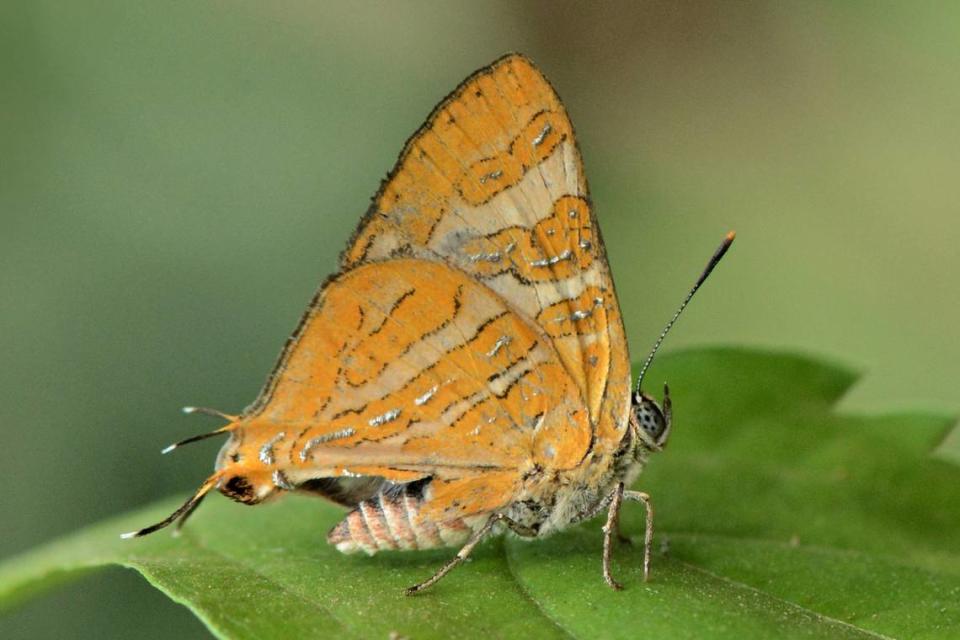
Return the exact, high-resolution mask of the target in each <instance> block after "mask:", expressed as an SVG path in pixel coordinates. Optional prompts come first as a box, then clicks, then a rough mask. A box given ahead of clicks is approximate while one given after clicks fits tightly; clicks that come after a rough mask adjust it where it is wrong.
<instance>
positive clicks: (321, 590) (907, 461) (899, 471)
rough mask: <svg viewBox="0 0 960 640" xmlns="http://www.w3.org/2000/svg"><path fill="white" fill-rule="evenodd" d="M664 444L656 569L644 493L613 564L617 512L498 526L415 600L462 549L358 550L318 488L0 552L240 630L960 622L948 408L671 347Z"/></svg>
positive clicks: (135, 518)
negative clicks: (529, 538)
mask: <svg viewBox="0 0 960 640" xmlns="http://www.w3.org/2000/svg"><path fill="white" fill-rule="evenodd" d="M662 379H667V380H669V381H670V382H671V383H672V387H671V389H672V392H673V398H674V407H675V413H676V418H675V420H676V422H675V425H674V431H673V436H672V440H671V443H670V446H669V447H668V449H667V451H666V452H665V453H663V454H660V455H659V456H658V457H656V458H654V460H653V461H652V464H651V465H650V468H648V469H647V470H646V471H645V473H644V474H643V475H642V476H641V477H640V481H639V482H638V484H637V487H638V488H640V489H643V490H644V491H647V492H649V493H651V494H652V496H653V500H654V505H655V507H656V514H657V515H656V525H657V537H656V543H655V544H656V546H657V552H656V554H655V556H654V563H653V578H652V580H651V581H650V582H649V583H644V582H643V580H642V571H641V556H642V545H641V544H640V542H641V540H642V531H643V513H642V511H643V510H642V508H640V507H639V506H638V505H635V504H628V505H625V509H624V512H623V520H622V525H623V530H624V531H625V532H627V533H629V534H631V535H632V539H633V544H632V545H628V546H620V547H619V548H617V549H616V552H615V563H614V564H615V572H616V575H617V577H618V578H619V579H620V581H621V582H623V583H624V585H625V586H626V589H625V590H624V591H622V592H613V591H611V590H610V589H609V588H607V586H606V585H605V584H604V582H603V580H602V578H601V574H600V549H601V537H600V531H599V527H600V523H599V522H598V521H594V522H591V523H586V524H584V525H580V526H577V527H573V528H572V529H571V530H569V531H567V532H564V533H563V534H560V535H557V536H555V537H554V538H552V539H549V540H542V541H533V542H524V541H521V540H517V539H506V540H503V539H498V540H492V541H490V542H488V543H485V544H484V545H482V546H481V547H480V548H479V549H478V551H477V552H475V554H474V556H473V559H472V560H471V561H470V562H469V563H468V564H467V565H466V566H464V567H461V568H460V569H458V570H457V571H455V572H454V573H453V574H452V575H451V576H449V577H447V578H446V579H445V580H444V581H442V582H441V583H440V584H438V585H437V586H436V587H435V588H433V589H432V590H430V591H428V592H425V593H423V594H421V595H419V596H417V597H414V598H407V597H404V596H402V595H400V591H401V589H402V588H403V587H405V586H408V585H410V584H412V583H414V582H416V581H419V580H421V579H423V578H424V577H426V576H429V575H430V574H431V573H432V572H433V571H434V570H435V569H436V568H437V567H438V566H439V565H440V564H441V563H442V562H443V561H444V560H445V559H447V558H449V557H450V555H451V553H452V551H450V550H440V551H434V552H419V553H407V554H401V553H398V554H381V555H379V556H377V557H375V558H366V557H355V556H342V555H340V554H338V553H337V552H336V551H334V550H333V549H331V548H330V547H329V546H327V544H326V543H325V540H324V537H325V533H326V531H327V530H328V529H329V528H330V527H331V526H333V525H334V524H335V523H336V521H337V520H338V519H339V518H340V517H342V510H340V509H338V508H336V507H332V506H330V505H327V504H325V503H322V502H320V501H317V500H312V499H309V498H301V497H297V496H290V497H288V498H287V499H285V500H283V501H279V502H277V503H274V504H269V505H264V506H261V507H258V508H256V509H246V508H243V507H241V506H239V505H236V504H233V503H230V502H228V501H227V500H225V499H217V498H213V499H211V500H209V501H208V502H209V504H204V506H203V507H202V508H201V509H200V511H199V512H198V513H197V515H196V516H195V517H194V518H193V520H191V522H190V524H189V525H188V527H187V528H186V530H185V531H184V534H183V535H182V536H181V537H179V538H174V537H171V536H168V535H163V534H160V535H155V536H151V537H149V538H145V539H138V540H131V541H124V540H120V539H119V538H118V534H119V533H120V532H121V531H126V530H129V529H132V528H136V527H138V526H142V525H144V524H147V523H150V522H153V521H156V520H157V519H159V518H160V517H163V516H164V515H166V514H167V513H169V512H170V511H171V510H172V509H173V508H174V507H175V506H177V505H178V503H179V501H178V500H176V501H170V502H165V503H163V504H159V505H156V506H154V507H151V508H149V509H146V510H143V511H140V512H137V513H132V514H128V515H125V516H123V517H120V518H116V519H114V520H110V521H107V522H104V523H102V524H100V525H97V526H95V527H92V528H89V529H86V530H84V531H81V532H79V533H77V534H75V535H73V536H70V537H68V538H66V539H63V540H60V541H58V542H54V543H51V544H48V545H45V546H43V547H41V548H39V549H37V550H35V551H33V552H31V553H28V554H25V555H23V556H21V557H18V558H14V559H12V560H9V561H7V562H6V563H5V564H4V565H2V566H0V606H5V607H6V606H10V605H12V604H14V603H15V602H17V601H19V600H22V599H24V598H27V597H30V596H32V595H34V594H35V593H37V592H38V591H40V590H41V589H42V588H44V587H47V586H50V585H52V584H55V583H56V582H59V581H62V580H65V579H68V578H71V577H73V576H75V575H78V574H80V573H81V572H83V571H85V570H90V569H93V568H96V567H102V566H106V565H110V564H119V565H122V566H127V567H131V568H133V569H136V570H137V571H139V572H140V573H141V574H143V576H144V577H145V578H146V579H147V580H149V581H150V582H151V584H153V585H155V586H156V587H157V588H159V589H161V590H162V591H163V592H164V593H166V594H167V595H169V596H170V597H171V598H172V599H174V600H175V601H177V602H180V603H183V604H184V605H185V606H187V607H189V608H190V609H191V610H192V611H193V612H194V613H195V614H196V615H197V616H199V617H200V618H201V619H202V620H203V621H204V622H205V623H206V624H207V625H208V626H209V627H210V629H211V630H212V631H213V632H214V633H215V634H217V635H218V636H221V637H227V638H281V637H308V636H309V637H317V636H320V635H324V636H326V635H330V636H334V637H345V638H380V639H382V638H385V637H388V636H389V634H390V633H394V632H395V633H397V634H400V635H402V636H408V637H410V638H416V639H417V640H421V639H424V638H446V637H451V636H457V637H462V638H485V639H489V638H517V637H525V638H526V637H530V638H571V637H574V638H581V637H582V638H636V637H638V636H639V635H641V634H642V635H644V636H646V637H661V638H667V637H676V638H684V637H689V638H692V637H697V638H769V637H774V636H776V637H798V638H799V637H803V638H818V637H821V638H846V637H850V638H879V637H909V638H945V637H957V635H958V634H960V534H958V525H960V467H958V465H957V462H958V461H960V457H958V456H957V455H956V453H957V447H956V446H955V443H953V441H952V440H951V438H954V437H957V433H956V432H954V433H953V434H952V435H950V436H947V437H946V438H945V434H947V432H948V430H949V428H950V426H951V421H950V420H949V419H947V418H944V417H938V416H931V415H917V414H910V415H895V416H874V417H864V416H851V415H838V414H836V413H834V412H833V411H832V410H831V406H832V405H833V404H834V403H835V402H836V400H837V399H838V398H839V397H840V396H841V395H843V393H845V391H846V390H847V389H848V388H849V387H850V385H851V384H852V383H853V381H854V376H853V375H851V374H850V373H848V372H846V371H843V370H841V369H838V368H836V367H833V366H829V365H826V364H823V363H818V362H814V361H811V360H808V359H803V358H798V357H795V356H787V355H780V354H768V353H757V352H750V351H743V350H733V349H716V350H701V351H689V352H683V353H678V354H671V355H667V356H663V357H662V358H661V360H660V361H659V362H658V363H657V365H656V366H655V367H654V368H653V369H652V370H651V373H650V375H649V377H648V380H662Z"/></svg>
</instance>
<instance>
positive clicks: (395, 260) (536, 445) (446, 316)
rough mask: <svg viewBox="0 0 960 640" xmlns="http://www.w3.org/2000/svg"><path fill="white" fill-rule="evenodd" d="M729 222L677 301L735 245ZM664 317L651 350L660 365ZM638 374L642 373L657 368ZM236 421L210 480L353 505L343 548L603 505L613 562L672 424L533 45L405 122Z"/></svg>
mask: <svg viewBox="0 0 960 640" xmlns="http://www.w3.org/2000/svg"><path fill="white" fill-rule="evenodd" d="M732 240H733V234H732V233H731V234H730V235H728V237H727V238H726V239H725V240H724V243H723V244H722V245H721V246H720V249H718V250H717V252H716V254H714V256H713V258H712V259H711V262H710V263H709V264H708V267H707V269H706V270H705V271H704V273H703V274H702V275H701V277H700V279H699V280H698V281H697V284H696V285H695V286H694V288H693V290H691V292H690V294H689V295H688V296H687V298H686V300H685V301H684V303H683V305H681V307H680V310H681V311H682V309H683V308H684V307H685V306H686V303H687V302H689V300H690V298H691V297H692V295H693V293H694V292H695V291H696V290H697V288H698V287H699V286H700V284H702V283H703V280H704V279H705V278H706V276H707V275H708V274H709V272H710V271H711V270H712V269H713V267H714V266H715V265H716V263H717V262H718V261H719V259H720V257H722V255H723V253H724V252H725V251H726V250H727V248H729V246H730V242H732ZM679 313H680V311H678V312H677V315H675V316H674V319H673V320H672V321H671V322H670V324H668V325H667V329H665V330H664V333H663V334H661V336H660V339H659V340H658V341H657V343H656V345H655V347H654V349H653V351H651V353H650V356H649V357H648V358H647V361H646V363H645V365H644V368H643V371H646V367H647V366H649V364H650V362H651V361H652V359H653V355H654V353H656V349H657V348H658V347H659V345H660V343H661V342H662V340H663V337H664V335H665V334H666V331H667V330H669V328H670V326H672V324H673V322H674V321H675V320H676V318H677V316H679ZM640 378H641V379H642V373H641V375H640ZM187 411H188V412H191V411H200V412H205V413H213V414H215V415H219V416H221V417H223V418H224V419H226V420H227V421H228V424H227V425H226V426H224V427H222V428H220V429H217V430H216V431H214V432H212V433H208V434H203V435H201V436H195V437H192V438H188V439H186V440H183V441H181V442H179V443H177V444H175V445H171V446H170V447H168V448H167V449H166V450H165V452H166V451H169V450H172V449H174V448H176V447H177V446H180V445H182V444H185V443H187V442H192V441H195V440H199V439H202V438H205V437H208V436H212V435H216V434H229V439H228V440H227V442H226V443H225V444H224V445H223V447H222V449H221V450H220V452H219V455H218V456H217V459H216V466H215V471H214V473H213V474H212V475H211V476H210V477H209V478H208V479H207V480H206V481H205V482H204V483H203V484H202V485H201V486H200V488H199V489H198V490H197V491H196V493H195V494H194V495H193V496H191V498H190V499H189V500H187V501H186V502H185V503H184V504H183V505H182V506H181V507H180V508H179V509H177V510H176V511H175V512H174V513H172V514H171V515H170V516H169V517H168V518H166V519H164V520H163V521H161V522H159V523H157V524H155V525H152V526H149V527H146V528H144V529H141V530H139V531H135V532H131V533H129V534H124V535H125V536H126V537H136V536H143V535H146V534H149V533H152V532H154V531H157V530H158V529H161V528H163V527H166V526H168V525H169V524H171V523H173V522H177V526H178V527H179V526H180V525H182V524H183V522H184V521H185V520H186V518H187V517H188V516H189V515H190V514H191V513H192V512H193V511H194V509H196V508H197V506H198V505H199V504H200V502H201V500H202V499H203V498H204V496H206V495H207V494H208V492H210V491H211V490H213V489H217V490H219V491H220V492H221V493H222V494H224V495H226V496H228V497H230V498H232V499H234V500H236V501H238V502H241V503H244V504H250V505H253V504H258V503H261V502H263V501H265V500H267V499H269V498H272V497H275V496H279V495H282V494H284V493H286V492H291V491H296V492H302V493H312V494H316V495H319V496H322V497H324V498H326V499H328V500H331V501H333V502H335V503H338V504H340V505H343V506H345V507H347V508H348V509H350V511H349V512H348V513H347V515H346V517H345V518H344V519H343V521H342V522H340V523H339V524H338V525H336V526H335V527H334V528H333V529H332V530H331V531H330V533H329V535H328V536H327V540H328V542H329V543H330V544H333V545H335V546H336V548H337V549H338V550H340V551H342V552H344V553H352V552H356V551H363V552H366V553H368V554H371V555H372V554H374V553H377V552H379V551H385V550H412V549H430V548H435V547H450V546H454V547H460V550H459V552H458V553H457V554H456V556H454V557H453V558H452V559H451V560H450V561H449V562H448V563H447V564H445V565H444V566H443V567H442V568H440V570H439V571H437V572H436V573H435V574H434V575H433V576H432V577H430V578H429V579H427V580H425V581H424V582H421V583H419V584H417V585H414V586H412V587H410V588H409V589H408V590H407V593H411V594H412V593H416V592H418V591H421V590H422V589H424V588H426V587H429V586H431V585H432V584H434V583H435V582H436V581H438V580H439V579H440V578H442V577H443V576H444V575H446V574H447V573H448V572H449V571H450V570H451V569H453V568H454V567H456V566H457V565H458V564H460V563H462V562H463V561H464V560H465V559H466V558H467V557H468V556H469V555H470V553H471V551H472V550H473V549H474V547H475V546H476V545H477V544H478V543H479V542H480V541H481V540H483V539H484V538H485V537H487V536H488V535H491V534H494V533H499V532H501V531H505V530H506V531H511V532H513V533H514V534H516V535H518V536H522V537H527V538H534V537H544V536H547V535H549V534H551V533H554V532H557V531H560V530H562V529H564V528H566V527H568V526H570V525H572V524H574V523H577V522H580V521H582V520H586V519H589V518H592V517H593V516H595V515H598V514H600V513H601V512H603V511H606V512H607V520H606V526H605V527H604V529H603V532H604V550H603V576H604V579H605V580H606V582H607V584H608V585H610V586H611V587H613V588H614V589H619V588H620V584H619V583H618V582H617V581H615V580H614V578H613V576H612V575H611V570H610V562H611V549H612V545H613V542H614V540H615V539H616V538H617V537H618V536H619V525H618V517H619V513H620V508H621V505H622V503H623V502H624V501H638V502H641V503H643V504H644V505H645V506H646V514H647V520H646V522H647V524H646V532H645V538H644V543H645V551H644V576H645V578H646V577H647V576H648V575H649V568H650V547H651V542H652V536H653V509H652V505H651V502H650V497H649V496H648V495H647V494H646V493H643V492H639V491H632V490H628V489H627V488H626V487H628V486H630V485H631V483H632V482H633V481H634V479H635V478H636V476H637V474H638V473H639V472H640V470H641V469H642V468H643V466H644V464H645V462H646V461H647V459H648V457H649V455H650V454H652V453H654V452H657V451H660V450H661V449H662V448H663V447H664V445H665V444H666V442H667V439H668V437H669V435H670V429H671V413H672V412H671V403H670V398H669V390H668V389H667V388H666V387H664V397H663V401H662V404H659V403H657V402H656V401H655V400H654V399H653V398H652V397H651V396H649V395H647V394H645V393H643V392H642V391H640V388H639V381H638V384H637V387H636V391H633V390H632V387H631V370H630V359H629V355H628V349H627V341H626V337H625V333H624V326H623V320H622V318H621V315H620V305H619V303H618V301H617V295H616V292H615V290H614V285H613V279H612V277H611V275H610V267H609V264H608V262H607V257H606V254H605V250H604V245H603V242H602V239H601V236H600V228H599V226H598V225H597V220H596V217H595V215H594V213H593V209H592V207H591V203H590V198H589V194H588V190H587V180H586V177H585V175H584V171H583V163H582V160H581V156H580V151H579V149H578V147H577V142H576V139H575V137H574V132H573V126H572V125H571V123H570V119H569V118H568V116H567V113H566V110H565V109H564V107H563V104H562V103H561V102H560V99H559V98H558V97H557V94H556V92H555V91H554V90H553V88H552V87H551V85H550V84H549V82H548V81H547V80H546V79H545V78H544V76H543V74H542V73H541V72H540V71H539V70H538V69H537V67H536V66H535V65H534V64H533V63H532V62H531V61H530V60H529V59H528V58H526V57H524V56H522V55H519V54H510V55H507V56H505V57H503V58H501V59H499V60H497V61H495V62H494V63H493V64H491V65H489V66H487V67H484V68H483V69H480V70H479V71H477V72H476V73H474V74H473V75H471V76H470V77H468V78H467V79H466V80H465V81H464V82H463V83H461V84H460V86H458V87H457V88H456V89H455V90H454V91H453V93H451V94H450V95H449V96H447V97H446V98H445V99H444V100H443V101H441V102H440V104H439V105H437V107H436V108H435V109H434V110H433V112H432V113H431V114H430V116H429V117H428V118H427V121H426V123H425V124H424V125H423V126H422V127H421V128H420V129H419V130H418V131H417V132H416V133H415V134H414V135H413V137H411V138H410V140H409V141H408V142H407V143H406V145H405V146H404V148H403V152H402V153H401V154H400V158H399V160H398V161H397V164H396V166H395V167H394V169H393V171H391V172H390V174H389V175H388V176H387V178H386V180H385V181H384V182H383V184H382V185H381V187H380V190H379V191H378V193H377V194H376V196H375V197H374V199H373V203H372V206H371V207H370V208H369V210H368V211H367V213H366V215H364V216H363V219H362V220H361V222H360V225H359V227H358V228H357V230H356V232H355V233H354V235H353V238H352V239H351V240H350V242H349V244H348V246H347V248H346V250H345V251H344V252H343V254H342V255H341V258H340V272H339V273H337V274H336V275H334V276H332V277H330V278H329V279H328V280H327V281H326V282H325V283H324V284H323V285H322V286H321V288H320V290H319V291H318V292H317V294H316V295H315V297H314V298H313V300H312V302H311V303H310V305H309V307H308V308H307V311H306V313H305V314H304V316H303V318H302V319H301V321H300V324H299V326H298V327H297V329H296V330H295V332H294V333H293V335H292V337H291V338H290V339H289V340H288V341H287V343H286V346H285V347H284V349H283V352H282V353H281V355H280V358H279V361H278V363H277V365H276V367H275V368H274V370H273V372H272V373H271V374H270V376H269V379H268V380H267V383H266V385H265V386H264V387H263V390H262V391H261V392H260V395H259V397H258V398H257V399H256V400H255V401H254V402H253V404H251V405H250V406H249V407H247V408H246V409H245V410H244V411H243V412H242V413H241V414H240V415H228V414H223V413H220V412H217V411H212V410H209V409H193V408H187Z"/></svg>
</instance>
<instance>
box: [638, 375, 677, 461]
mask: <svg viewBox="0 0 960 640" xmlns="http://www.w3.org/2000/svg"><path fill="white" fill-rule="evenodd" d="M671 418H672V405H671V402H670V389H669V387H667V385H663V404H662V405H661V404H657V401H656V400H654V399H653V398H652V397H651V396H649V395H647V394H646V393H644V392H643V391H640V390H639V389H638V390H637V391H636V393H634V394H633V400H632V402H631V406H630V426H631V428H632V429H633V431H634V434H635V435H636V436H637V438H639V440H640V441H641V442H643V444H644V445H646V446H647V447H648V448H649V449H652V450H653V451H659V450H661V449H663V448H664V447H665V446H666V444H667V439H668V438H669V437H670V423H671Z"/></svg>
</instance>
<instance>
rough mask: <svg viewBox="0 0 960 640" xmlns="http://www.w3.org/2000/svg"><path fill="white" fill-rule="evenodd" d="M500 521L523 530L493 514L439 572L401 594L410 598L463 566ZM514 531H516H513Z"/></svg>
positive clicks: (511, 521)
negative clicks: (475, 548) (459, 566)
mask: <svg viewBox="0 0 960 640" xmlns="http://www.w3.org/2000/svg"><path fill="white" fill-rule="evenodd" d="M500 521H504V522H506V523H507V525H508V526H510V528H511V529H514V525H515V526H516V527H520V528H521V529H524V528H525V527H523V525H520V524H518V523H516V522H514V521H513V520H511V519H509V518H507V517H506V516H505V515H503V514H502V513H495V514H493V515H491V516H490V518H489V519H487V521H486V522H485V523H484V524H483V526H482V527H480V528H479V529H477V530H476V531H475V532H474V534H473V535H472V536H470V539H469V540H467V543H466V544H465V545H463V547H462V548H461V549H460V551H458V552H457V555H455V556H454V557H453V558H451V559H450V560H449V561H448V562H447V563H446V564H445V565H443V566H442V567H440V570H439V571H437V572H436V573H435V574H433V575H432V576H430V577H429V578H427V579H426V580H424V581H423V582H420V583H418V584H415V585H413V586H412V587H409V588H407V589H405V590H404V592H403V593H404V595H408V596H412V595H414V594H415V593H419V592H421V591H423V590H424V589H426V588H428V587H431V586H433V585H434V584H436V583H437V582H439V580H440V579H441V578H442V577H443V576H445V575H447V574H448V573H450V572H451V571H453V570H454V569H455V568H456V567H457V566H458V565H460V564H463V561H464V560H466V559H467V558H468V557H469V556H470V553H471V552H473V548H474V547H476V546H477V545H478V544H479V543H480V541H481V540H483V539H484V538H486V537H487V535H489V533H490V531H491V530H492V529H493V527H494V525H496V524H497V523H498V522H500ZM514 531H516V529H514Z"/></svg>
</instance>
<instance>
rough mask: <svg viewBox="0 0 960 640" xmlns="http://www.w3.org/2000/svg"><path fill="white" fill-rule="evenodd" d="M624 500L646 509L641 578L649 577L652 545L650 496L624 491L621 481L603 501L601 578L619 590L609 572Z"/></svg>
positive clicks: (620, 587)
mask: <svg viewBox="0 0 960 640" xmlns="http://www.w3.org/2000/svg"><path fill="white" fill-rule="evenodd" d="M624 500H634V501H636V502H642V503H643V504H644V506H645V507H646V509H647V518H646V520H647V526H646V531H645V533H644V536H643V580H644V581H645V582H646V581H647V580H649V578H650V550H651V548H652V546H653V504H652V503H651V501H650V496H649V495H648V494H646V493H644V492H642V491H624V489H623V483H622V482H619V483H617V486H616V488H615V489H614V490H613V492H612V493H611V494H610V496H609V497H608V498H607V499H606V500H604V502H603V503H601V504H604V503H609V505H610V506H609V508H608V510H607V523H606V524H605V525H604V526H603V579H604V580H605V581H606V583H607V584H608V585H610V588H611V589H614V590H617V591H619V590H620V589H622V588H623V586H622V585H621V584H620V583H619V582H617V581H616V580H614V579H613V575H612V574H611V572H610V558H611V555H612V553H613V537H614V535H617V536H619V535H620V508H621V507H622V506H623V501H624Z"/></svg>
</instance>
